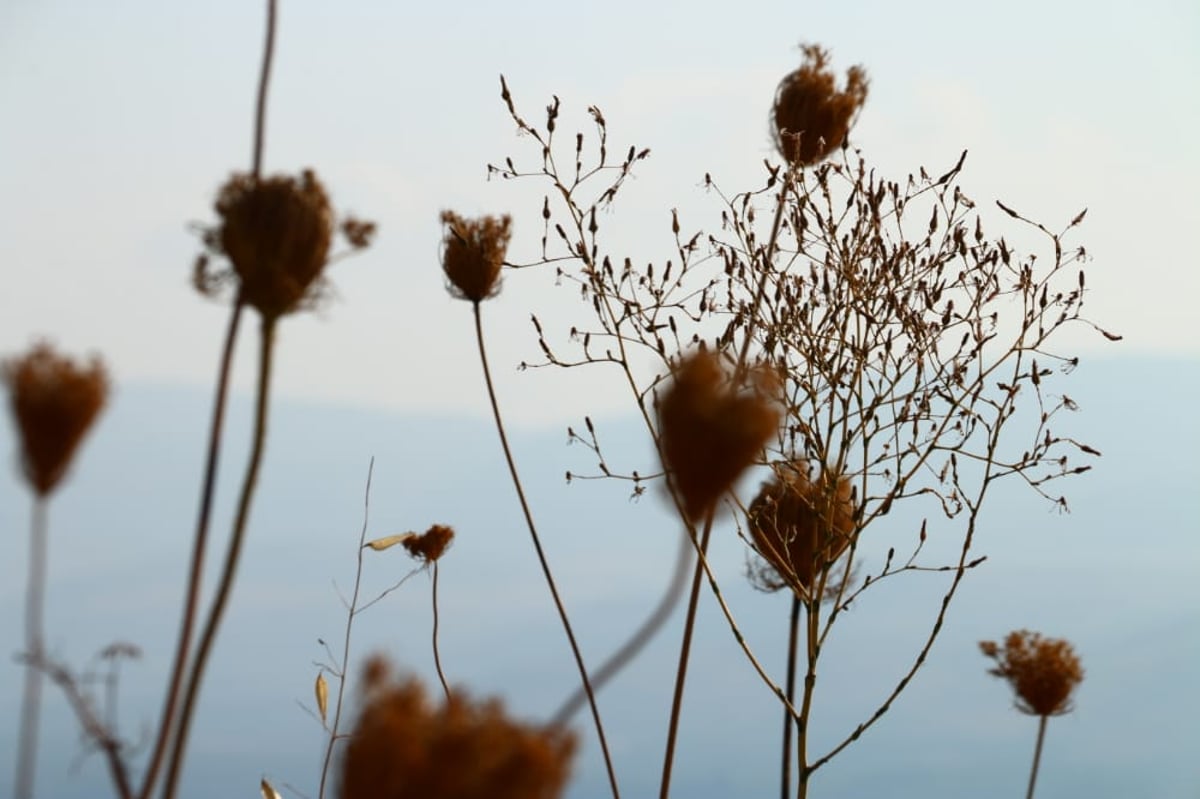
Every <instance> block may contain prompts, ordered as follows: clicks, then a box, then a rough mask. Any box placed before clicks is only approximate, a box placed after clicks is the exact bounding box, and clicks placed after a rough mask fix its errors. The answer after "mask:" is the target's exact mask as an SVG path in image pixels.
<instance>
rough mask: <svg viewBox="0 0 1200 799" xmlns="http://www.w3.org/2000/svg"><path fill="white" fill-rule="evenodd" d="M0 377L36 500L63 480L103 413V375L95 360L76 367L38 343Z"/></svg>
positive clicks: (0, 372) (105, 380)
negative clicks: (94, 423) (90, 430)
mask: <svg viewBox="0 0 1200 799" xmlns="http://www.w3.org/2000/svg"><path fill="white" fill-rule="evenodd" d="M0 377H2V378H3V380H4V382H5V383H7V384H8V389H9V394H10V407H11V409H12V414H13V418H14V419H15V421H16V425H17V430H18V431H19V433H20V436H21V452H22V456H21V463H22V467H23V471H24V473H25V479H26V480H28V481H29V485H30V486H31V487H32V488H33V490H34V491H35V492H36V493H37V494H38V495H39V496H46V495H48V494H49V493H50V492H51V491H53V490H54V488H55V487H56V486H57V485H58V484H59V482H60V481H61V480H62V478H63V476H64V475H65V474H66V472H67V469H68V467H69V466H70V465H71V458H72V457H73V456H74V454H75V450H76V448H77V447H78V446H79V442H80V441H82V440H83V437H84V435H85V434H86V433H87V431H88V429H89V428H90V427H91V426H92V422H94V421H95V419H96V416H97V415H98V414H99V413H100V410H101V408H103V407H104V402H105V399H106V398H107V396H108V374H107V372H106V371H105V369H104V364H103V363H102V362H101V361H100V359H99V358H98V357H95V356H93V357H92V359H91V360H90V361H89V362H88V363H87V365H79V364H76V363H75V362H74V361H72V360H71V359H70V358H67V357H65V356H62V355H59V354H58V353H57V352H55V350H54V348H53V347H51V346H50V345H49V344H47V343H45V342H40V343H38V344H35V345H34V346H33V349H31V350H30V351H29V353H28V354H26V355H24V356H21V357H18V358H13V359H11V360H8V361H6V362H5V363H4V364H3V365H2V366H0Z"/></svg>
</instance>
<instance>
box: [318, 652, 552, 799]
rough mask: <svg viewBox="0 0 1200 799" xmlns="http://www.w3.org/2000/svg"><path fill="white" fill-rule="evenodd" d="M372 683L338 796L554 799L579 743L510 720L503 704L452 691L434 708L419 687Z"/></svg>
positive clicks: (376, 678) (378, 678) (379, 679)
mask: <svg viewBox="0 0 1200 799" xmlns="http://www.w3.org/2000/svg"><path fill="white" fill-rule="evenodd" d="M371 662H372V664H374V665H372V667H371V668H372V669H374V671H375V673H374V674H373V676H372V679H370V680H368V683H367V685H368V687H367V690H366V692H365V694H364V700H365V706H364V708H363V710H362V713H361V715H360V716H359V719H358V723H357V726H356V727H355V729H354V732H353V733H352V734H351V736H350V740H349V741H348V743H347V745H346V749H345V755H344V757H343V758H342V763H341V782H340V791H339V794H338V795H339V797H340V799H430V798H431V797H437V799H554V797H558V796H561V794H562V790H563V786H564V785H565V784H566V781H567V777H568V776H569V773H570V760H571V756H572V755H573V753H574V751H575V739H574V736H572V735H571V734H570V733H569V732H567V731H566V730H562V729H554V728H550V729H540V728H537V727H534V726H530V725H526V724H522V723H520V722H517V721H514V720H513V719H511V718H510V717H509V716H508V715H507V714H506V713H505V712H504V708H503V707H502V705H501V704H500V703H499V702H498V701H490V702H481V703H475V702H472V701H471V700H470V699H469V698H468V697H466V696H464V695H463V694H461V693H459V692H457V691H456V692H453V693H452V694H451V696H450V698H449V700H447V701H446V702H444V703H438V704H436V705H435V704H434V703H432V702H430V700H429V698H428V697H427V696H426V695H425V691H424V689H423V687H422V686H421V684H420V682H418V681H417V680H415V679H409V680H406V681H403V682H399V683H389V682H388V681H387V680H386V679H385V675H386V670H385V672H384V674H383V675H381V674H380V668H381V666H380V662H381V660H380V659H378V658H373V659H372V661H371Z"/></svg>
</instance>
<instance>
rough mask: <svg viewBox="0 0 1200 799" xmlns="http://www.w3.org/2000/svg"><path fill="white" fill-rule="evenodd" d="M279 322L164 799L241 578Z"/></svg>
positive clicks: (270, 330)
mask: <svg viewBox="0 0 1200 799" xmlns="http://www.w3.org/2000/svg"><path fill="white" fill-rule="evenodd" d="M275 324H276V320H275V319H263V322H262V336H261V349H260V353H259V372H258V391H257V394H258V396H257V403H256V407H255V413H254V443H253V445H252V447H251V452H250V463H249V465H248V466H247V467H246V476H245V479H244V481H243V483H242V493H241V498H240V499H239V500H238V508H237V515H236V516H235V517H234V522H233V533H232V535H231V537H230V541H229V549H228V551H227V552H226V554H225V566H224V569H223V570H222V572H221V577H220V580H219V581H218V583H217V592H216V595H215V597H214V598H213V605H212V608H211V609H210V611H209V614H208V618H207V619H206V620H205V625H204V630H203V632H202V633H201V635H200V644H199V646H198V647H197V649H196V657H195V661H194V663H193V665H192V670H191V673H190V675H189V677H188V680H187V686H186V688H185V691H184V695H183V707H182V708H181V711H180V715H179V724H178V728H177V730H176V733H175V740H174V745H173V746H172V749H171V758H170V762H169V765H168V767H167V778H166V783H165V784H164V786H163V793H162V795H163V797H164V799H173V797H174V796H175V791H176V789H177V786H178V783H179V776H180V771H181V769H182V766H183V760H184V754H185V752H186V750H187V739H188V733H189V732H190V729H191V721H192V714H193V713H194V711H195V708H196V698H197V696H198V694H199V693H200V684H201V682H203V679H204V669H205V666H206V665H207V663H208V657H209V655H210V654H211V653H212V647H213V643H214V642H215V640H216V637H217V630H218V629H219V628H220V626H221V619H222V617H223V616H224V613H225V606H226V604H227V602H228V600H229V594H230V593H231V591H232V589H233V583H234V579H235V577H236V575H237V566H238V561H239V559H240V556H241V551H242V543H243V541H244V540H245V533H246V522H247V521H248V519H249V517H250V504H251V501H252V500H253V498H254V488H255V485H256V483H257V481H258V471H259V467H260V466H261V465H262V455H263V450H264V448H265V444H266V438H267V408H268V398H269V395H270V387H271V356H272V354H273V352H274V342H275Z"/></svg>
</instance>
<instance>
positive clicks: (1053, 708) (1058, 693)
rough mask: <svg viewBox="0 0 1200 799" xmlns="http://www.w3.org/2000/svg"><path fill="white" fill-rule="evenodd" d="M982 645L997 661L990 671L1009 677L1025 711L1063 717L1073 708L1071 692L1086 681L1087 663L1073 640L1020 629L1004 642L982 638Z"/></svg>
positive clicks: (995, 674)
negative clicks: (1084, 673)
mask: <svg viewBox="0 0 1200 799" xmlns="http://www.w3.org/2000/svg"><path fill="white" fill-rule="evenodd" d="M979 648H980V650H982V651H983V654H984V655H985V656H987V657H989V658H992V659H993V660H995V661H996V668H994V669H989V670H988V674H991V675H993V676H995V677H1003V678H1004V679H1006V680H1008V683H1009V685H1011V686H1012V689H1013V691H1014V692H1015V693H1016V705H1017V709H1018V710H1020V711H1021V712H1022V713H1028V714H1030V715H1031V716H1060V715H1062V714H1063V713H1069V712H1070V711H1071V710H1072V707H1073V706H1072V703H1071V694H1072V693H1073V692H1074V691H1075V687H1076V686H1077V685H1079V683H1081V682H1083V666H1082V664H1081V663H1080V662H1079V657H1078V656H1077V655H1076V654H1075V650H1074V649H1073V648H1072V647H1071V644H1070V642H1069V641H1066V640H1063V639H1061V638H1043V637H1042V636H1041V635H1040V634H1039V633H1031V632H1029V631H1028V630H1017V631H1015V632H1011V633H1009V634H1008V637H1007V638H1005V639H1004V644H1003V645H998V644H997V643H996V642H995V641H981V642H980V643H979Z"/></svg>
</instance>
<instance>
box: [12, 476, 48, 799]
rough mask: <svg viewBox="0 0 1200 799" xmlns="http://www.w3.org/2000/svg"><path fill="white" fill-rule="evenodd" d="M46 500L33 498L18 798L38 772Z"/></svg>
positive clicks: (25, 795)
mask: <svg viewBox="0 0 1200 799" xmlns="http://www.w3.org/2000/svg"><path fill="white" fill-rule="evenodd" d="M46 503H47V499H46V497H45V496H42V495H40V494H39V495H37V496H35V497H34V500H33V515H32V519H31V520H30V525H29V574H28V577H27V578H26V579H27V580H28V583H27V587H26V596H25V650H26V651H25V658H26V662H25V689H24V691H23V692H22V695H21V731H20V734H19V737H18V739H17V771H16V780H15V782H14V787H13V796H14V797H16V799H31V797H32V796H33V781H34V777H35V775H36V774H37V745H38V727H39V722H40V720H41V712H42V672H41V667H42V662H43V660H44V652H43V648H44V645H43V642H42V627H43V616H44V615H45V599H46V560H47V556H46V535H47V532H48V530H47V524H46Z"/></svg>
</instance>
